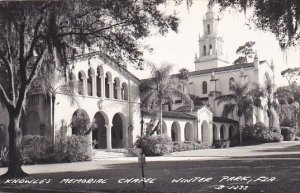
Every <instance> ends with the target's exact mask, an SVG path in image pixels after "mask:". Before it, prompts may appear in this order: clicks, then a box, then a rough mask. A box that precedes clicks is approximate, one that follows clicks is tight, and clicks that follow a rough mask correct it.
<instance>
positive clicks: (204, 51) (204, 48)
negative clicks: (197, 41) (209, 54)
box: [203, 46, 206, 56]
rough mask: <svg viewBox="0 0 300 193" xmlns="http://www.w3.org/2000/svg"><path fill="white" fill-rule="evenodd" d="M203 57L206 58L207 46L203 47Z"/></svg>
mask: <svg viewBox="0 0 300 193" xmlns="http://www.w3.org/2000/svg"><path fill="white" fill-rule="evenodd" d="M203 56H206V46H203Z"/></svg>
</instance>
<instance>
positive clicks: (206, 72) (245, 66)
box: [189, 62, 254, 76]
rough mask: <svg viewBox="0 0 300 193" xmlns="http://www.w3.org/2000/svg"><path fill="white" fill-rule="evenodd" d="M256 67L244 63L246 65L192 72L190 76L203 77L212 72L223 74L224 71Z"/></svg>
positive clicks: (252, 64)
mask: <svg viewBox="0 0 300 193" xmlns="http://www.w3.org/2000/svg"><path fill="white" fill-rule="evenodd" d="M251 67H254V63H253V62H252V63H244V64H236V65H230V66H224V67H219V68H210V69H205V70H197V71H193V72H190V74H189V75H190V76H194V75H201V74H211V73H212V72H223V71H229V70H235V69H241V68H251Z"/></svg>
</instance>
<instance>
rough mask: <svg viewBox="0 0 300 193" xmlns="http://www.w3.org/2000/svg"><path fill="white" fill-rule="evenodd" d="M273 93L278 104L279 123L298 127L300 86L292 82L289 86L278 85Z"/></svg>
mask: <svg viewBox="0 0 300 193" xmlns="http://www.w3.org/2000/svg"><path fill="white" fill-rule="evenodd" d="M274 95H275V97H276V99H277V100H278V102H279V105H280V114H279V120H280V125H281V126H289V127H292V126H295V127H296V128H299V121H300V119H299V117H300V107H299V104H300V86H299V85H296V84H295V83H293V84H291V85H289V86H283V87H279V88H277V90H276V92H275V93H274Z"/></svg>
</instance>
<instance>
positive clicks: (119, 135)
mask: <svg viewBox="0 0 300 193" xmlns="http://www.w3.org/2000/svg"><path fill="white" fill-rule="evenodd" d="M112 123H113V126H112V128H111V139H112V140H111V142H112V148H123V147H125V145H124V133H125V132H124V128H125V119H124V117H123V115H122V114H121V113H117V114H115V115H114V117H113V120H112Z"/></svg>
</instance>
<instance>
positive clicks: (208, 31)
mask: <svg viewBox="0 0 300 193" xmlns="http://www.w3.org/2000/svg"><path fill="white" fill-rule="evenodd" d="M207 34H210V25H209V24H207Z"/></svg>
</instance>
